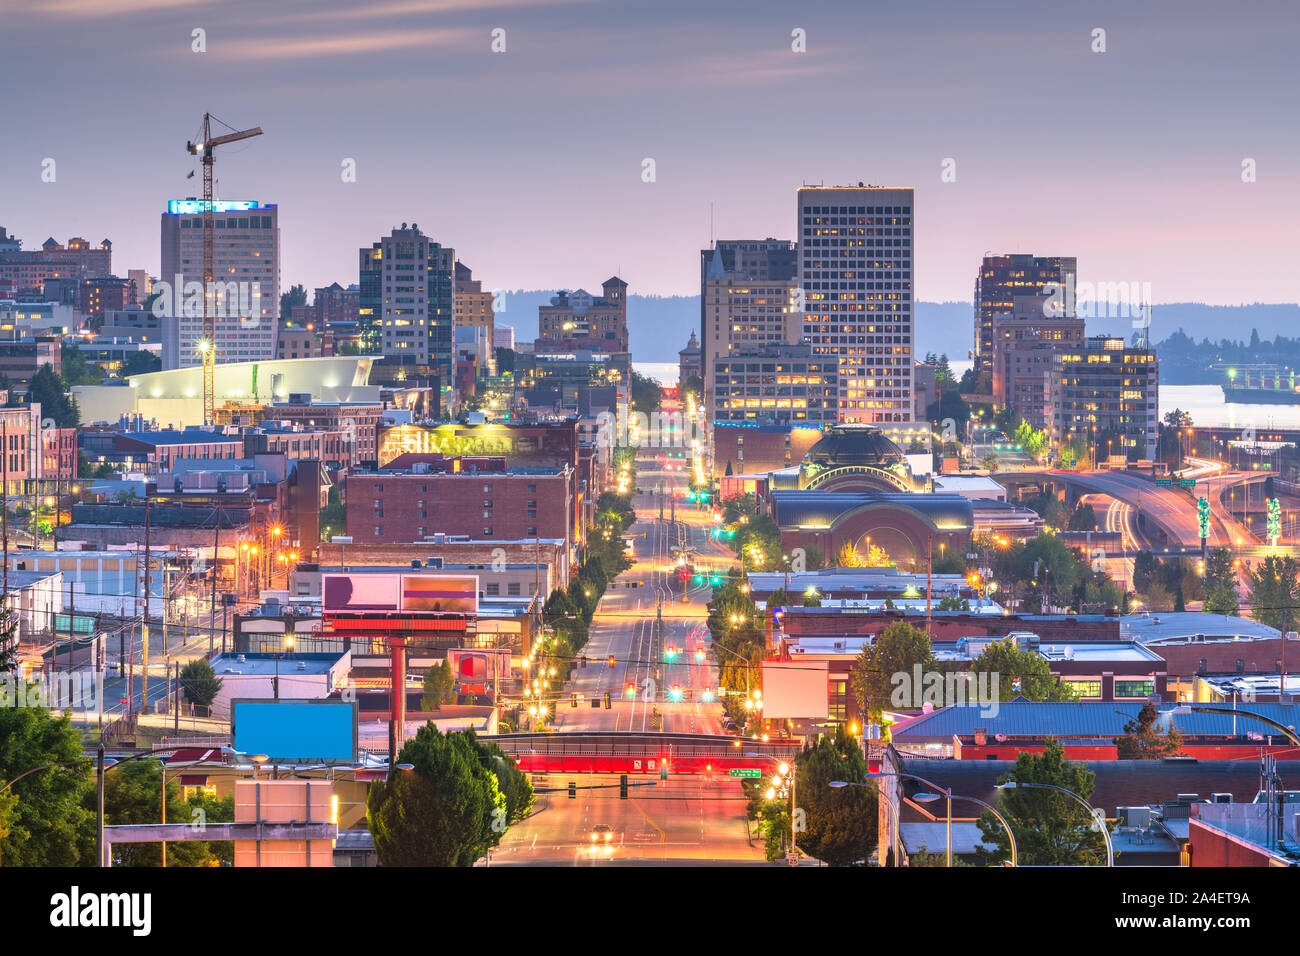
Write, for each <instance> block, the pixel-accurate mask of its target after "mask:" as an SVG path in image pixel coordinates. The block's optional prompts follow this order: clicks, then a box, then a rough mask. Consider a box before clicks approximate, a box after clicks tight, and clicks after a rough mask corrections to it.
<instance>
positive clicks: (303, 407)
mask: <svg viewBox="0 0 1300 956" xmlns="http://www.w3.org/2000/svg"><path fill="white" fill-rule="evenodd" d="M382 414H383V408H381V407H380V405H379V403H378V402H313V401H311V400H310V398H308V399H306V400H303V401H300V400H297V399H295V398H294V397H293V396H290V399H289V401H287V402H277V403H276V404H274V405H272V406H271V408H270V410H269V412H268V415H267V417H268V418H274V419H276V420H277V421H283V422H295V423H298V424H300V425H306V426H308V427H311V428H322V429H324V430H326V431H343V432H345V433H347V434H350V435H353V436H355V437H354V438H353V445H352V447H353V452H352V460H353V461H354V462H372V461H375V460H376V454H377V449H378V443H377V441H376V431H377V429H378V427H379V418H380V416H381V415H382Z"/></svg>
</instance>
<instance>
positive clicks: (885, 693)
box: [841, 621, 935, 779]
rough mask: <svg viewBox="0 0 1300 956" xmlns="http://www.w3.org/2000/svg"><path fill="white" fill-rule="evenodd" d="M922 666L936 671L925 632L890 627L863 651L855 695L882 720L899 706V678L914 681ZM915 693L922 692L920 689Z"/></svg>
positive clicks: (855, 671) (855, 674) (857, 662)
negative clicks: (883, 714)
mask: <svg viewBox="0 0 1300 956" xmlns="http://www.w3.org/2000/svg"><path fill="white" fill-rule="evenodd" d="M918 664H919V665H921V670H922V671H928V670H933V669H934V667H935V659H934V651H933V650H932V649H931V648H930V639H929V638H928V637H926V635H925V631H922V630H919V629H918V628H915V627H912V626H911V625H910V624H907V623H906V622H904V621H895V622H894V623H893V624H890V625H889V626H888V627H886V628H885V629H884V630H883V631H881V632H880V633H879V634H878V635H876V639H875V640H874V641H872V642H871V643H870V644H867V645H865V646H864V647H863V648H862V650H861V652H860V653H859V654H858V657H857V660H855V661H854V662H853V669H852V682H853V692H854V693H855V694H857V696H858V700H860V701H862V702H863V703H864V705H865V706H864V710H865V711H866V712H867V713H869V714H870V715H871V717H872V719H873V720H879V718H880V714H881V712H882V711H884V710H885V708H886V707H891V706H898V705H896V704H894V703H893V697H894V692H895V690H896V688H897V687H898V686H899V685H898V682H897V680H896V679H895V675H900V674H901V675H903V676H904V677H906V678H907V679H908V680H910V679H911V677H912V674H913V672H914V668H915V667H916V665H918ZM913 690H914V692H915V693H919V692H920V688H914V689H913ZM841 779H842V778H841Z"/></svg>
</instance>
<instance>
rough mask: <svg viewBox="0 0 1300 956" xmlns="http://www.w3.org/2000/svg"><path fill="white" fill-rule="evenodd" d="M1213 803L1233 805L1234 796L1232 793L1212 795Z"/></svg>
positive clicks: (1211, 800)
mask: <svg viewBox="0 0 1300 956" xmlns="http://www.w3.org/2000/svg"><path fill="white" fill-rule="evenodd" d="M1210 802H1211V803H1232V794H1230V793H1212V794H1210Z"/></svg>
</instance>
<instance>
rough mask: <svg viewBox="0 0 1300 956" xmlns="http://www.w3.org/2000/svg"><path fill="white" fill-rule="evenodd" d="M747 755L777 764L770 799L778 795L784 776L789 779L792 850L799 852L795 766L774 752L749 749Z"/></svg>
mask: <svg viewBox="0 0 1300 956" xmlns="http://www.w3.org/2000/svg"><path fill="white" fill-rule="evenodd" d="M745 756H746V757H755V758H757V759H759V760H771V761H773V762H774V763H775V764H776V765H777V767H776V772H777V777H776V778H774V780H773V786H772V787H771V788H769V789H768V799H769V800H771V799H772V798H773V797H775V796H776V792H775V791H776V789H777V788H778V787H780V786H781V783H782V780H781V778H782V777H784V778H785V779H786V780H787V781H789V783H790V852H791V853H792V854H797V853H798V852H799V848H798V846H797V845H796V844H795V819H794V813H795V810H796V809H797V808H798V806H799V801H798V797H797V796H796V795H795V773H794V772H792V771H793V768H792V767H791V766H790V764H788V763H786V761H784V760H782V759H781V758H780V757H776V756H773V755H772V754H761V753H756V752H754V751H747V752H746V753H745Z"/></svg>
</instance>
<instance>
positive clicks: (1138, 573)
mask: <svg viewBox="0 0 1300 956" xmlns="http://www.w3.org/2000/svg"><path fill="white" fill-rule="evenodd" d="M1159 567H1160V562H1159V560H1157V558H1156V556H1155V555H1154V554H1152V553H1151V552H1150V551H1139V552H1138V553H1137V554H1135V555H1134V556H1133V590H1135V591H1139V592H1142V593H1145V592H1146V590H1147V588H1149V587H1151V582H1152V581H1153V580H1154V579H1155V576H1156V571H1157V570H1158V569H1159Z"/></svg>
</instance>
